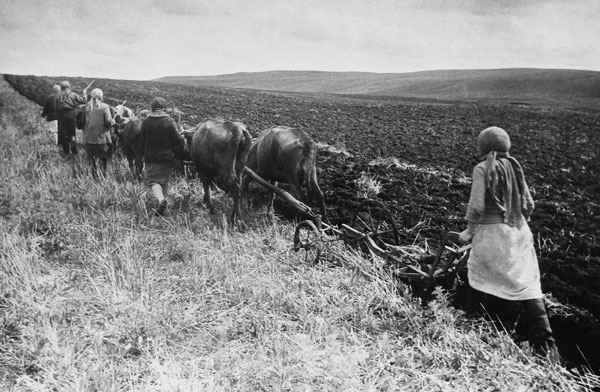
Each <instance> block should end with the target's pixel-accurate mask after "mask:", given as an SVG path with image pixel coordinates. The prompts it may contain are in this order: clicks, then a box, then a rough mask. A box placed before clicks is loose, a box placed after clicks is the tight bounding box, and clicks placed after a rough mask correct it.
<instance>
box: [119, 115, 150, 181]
mask: <svg viewBox="0 0 600 392" xmlns="http://www.w3.org/2000/svg"><path fill="white" fill-rule="evenodd" d="M142 121H144V119H143V118H141V117H133V118H131V119H130V120H129V121H128V122H127V124H125V127H124V128H123V130H117V135H118V136H119V146H120V147H121V150H123V153H124V154H125V157H126V158H127V163H129V170H131V174H133V177H135V178H136V179H137V180H138V181H141V180H142V169H143V168H144V161H143V160H142V159H143V150H144V146H143V145H142Z"/></svg>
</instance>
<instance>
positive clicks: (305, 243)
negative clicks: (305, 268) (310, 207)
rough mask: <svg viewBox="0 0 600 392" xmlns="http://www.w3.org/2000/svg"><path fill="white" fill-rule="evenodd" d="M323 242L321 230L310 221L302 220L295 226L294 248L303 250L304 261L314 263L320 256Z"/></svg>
mask: <svg viewBox="0 0 600 392" xmlns="http://www.w3.org/2000/svg"><path fill="white" fill-rule="evenodd" d="M322 247H323V243H322V241H321V232H320V231H319V229H317V226H315V224H314V223H313V222H311V221H302V222H300V223H299V224H298V226H296V232H295V234H294V250H295V251H296V252H297V251H299V250H300V249H303V250H304V261H306V262H308V263H312V264H316V263H317V262H318V261H319V258H320V257H321V251H322Z"/></svg>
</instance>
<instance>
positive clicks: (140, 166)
mask: <svg viewBox="0 0 600 392" xmlns="http://www.w3.org/2000/svg"><path fill="white" fill-rule="evenodd" d="M134 160H135V170H136V173H135V176H136V178H137V179H138V181H142V170H144V160H143V159H142V154H141V153H140V152H139V151H138V152H136V153H135V157H134Z"/></svg>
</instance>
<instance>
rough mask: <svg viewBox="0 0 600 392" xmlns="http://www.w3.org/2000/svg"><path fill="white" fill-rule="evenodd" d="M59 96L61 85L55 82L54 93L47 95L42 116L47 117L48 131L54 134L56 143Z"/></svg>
mask: <svg viewBox="0 0 600 392" xmlns="http://www.w3.org/2000/svg"><path fill="white" fill-rule="evenodd" d="M59 98H60V86H59V85H58V84H55V85H54V86H52V94H50V95H48V96H47V97H46V101H45V102H44V108H43V109H42V117H45V118H46V121H47V122H48V132H49V133H51V134H52V137H53V138H54V143H55V144H56V143H58V140H57V135H56V134H57V132H58V124H57V122H58V121H57V105H58V100H59Z"/></svg>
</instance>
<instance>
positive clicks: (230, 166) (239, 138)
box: [184, 119, 252, 224]
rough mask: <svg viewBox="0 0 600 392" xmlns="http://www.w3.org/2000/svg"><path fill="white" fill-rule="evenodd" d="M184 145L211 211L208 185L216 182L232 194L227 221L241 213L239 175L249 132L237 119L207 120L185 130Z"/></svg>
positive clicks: (248, 142) (248, 144)
mask: <svg viewBox="0 0 600 392" xmlns="http://www.w3.org/2000/svg"><path fill="white" fill-rule="evenodd" d="M184 137H185V139H186V141H187V149H188V152H189V155H190V158H191V160H192V162H193V164H194V166H196V170H197V172H198V176H199V177H200V180H201V181H202V185H203V187H204V199H203V201H204V203H205V204H206V205H207V206H208V208H209V209H210V210H211V211H212V202H211V199H210V187H211V184H212V183H213V182H216V183H217V184H219V185H220V186H222V187H223V189H224V190H225V191H226V192H228V193H229V194H230V195H232V197H233V211H232V213H231V219H230V221H231V224H235V221H236V216H240V215H241V211H240V198H241V191H242V184H241V176H242V171H243V169H244V166H245V165H246V159H247V158H248V151H249V150H250V145H251V143H252V136H251V135H250V133H249V132H248V130H247V129H246V126H245V125H244V124H243V123H241V122H233V121H224V120H213V119H211V120H208V121H205V122H203V123H201V124H199V125H198V126H197V127H196V128H195V130H194V131H192V132H185V133H184Z"/></svg>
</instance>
